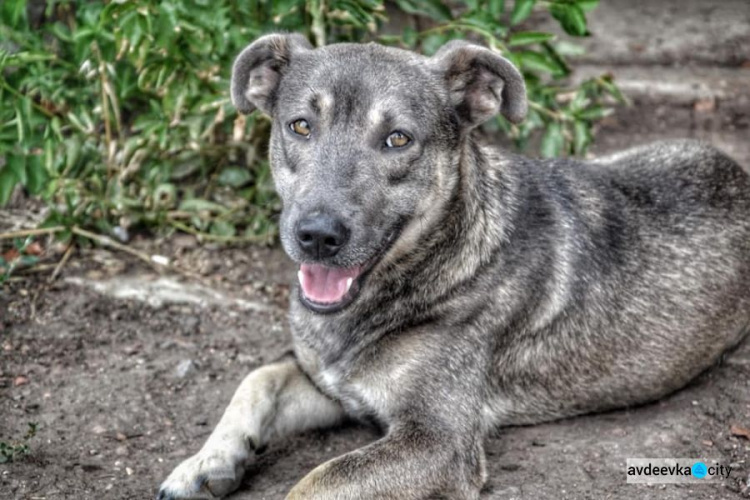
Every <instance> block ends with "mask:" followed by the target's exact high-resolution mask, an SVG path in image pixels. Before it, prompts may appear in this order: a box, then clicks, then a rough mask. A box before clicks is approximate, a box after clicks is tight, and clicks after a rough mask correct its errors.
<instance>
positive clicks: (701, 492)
mask: <svg viewBox="0 0 750 500" xmlns="http://www.w3.org/2000/svg"><path fill="white" fill-rule="evenodd" d="M178 239H179V240H180V241H178V242H177V243H175V241H169V242H158V241H157V242H153V241H152V242H146V243H144V245H145V246H146V247H148V248H146V249H147V250H148V249H149V248H150V249H151V250H150V251H151V252H153V251H154V250H155V249H159V250H160V252H161V253H162V254H166V255H167V256H169V257H171V258H172V259H173V260H174V261H175V262H176V263H177V264H178V265H179V266H180V267H181V268H183V269H192V270H194V271H195V272H196V274H198V275H199V276H201V278H199V279H197V280H196V279H188V280H186V281H187V282H188V283H189V282H191V281H193V282H195V281H198V282H201V283H202V284H203V285H206V286H210V287H211V288H212V289H215V290H218V291H221V292H222V293H224V294H225V295H224V297H226V300H225V301H224V302H223V303H218V304H208V305H205V304H192V305H191V304H185V303H182V304H179V303H170V302H169V301H162V302H161V303H157V304H152V305H149V304H148V303H146V302H143V301H142V300H137V299H113V298H111V297H110V296H109V295H105V294H100V293H98V292H96V291H93V290H92V289H91V288H90V287H89V286H85V285H74V284H71V283H70V281H69V280H70V278H71V277H78V278H84V279H87V280H90V282H91V283H93V282H98V283H103V282H111V281H112V280H113V279H114V280H115V281H118V282H121V283H124V282H125V279H126V278H128V277H134V276H135V277H137V280H138V281H144V282H147V281H149V280H153V279H154V278H155V277H156V276H155V275H154V274H153V273H152V272H151V271H150V270H149V269H148V268H147V267H144V266H143V265H142V264H140V263H138V262H136V261H133V260H130V258H129V257H128V258H123V257H122V256H120V255H113V254H110V253H108V252H105V251H101V250H89V251H86V252H83V253H81V254H79V255H78V256H77V257H76V258H74V259H72V261H71V263H70V264H69V265H68V267H66V268H65V270H64V271H63V275H62V277H61V279H59V280H57V281H56V282H55V284H53V285H51V286H50V285H47V284H46V282H45V279H46V276H44V277H42V276H39V277H30V278H26V279H24V280H23V281H19V282H14V283H11V284H10V285H9V286H7V287H6V288H5V289H3V292H2V295H0V301H2V302H3V303H0V312H1V313H2V316H0V318H1V319H0V348H1V349H2V350H1V351H0V360H1V361H0V440H4V441H6V442H9V441H14V440H15V441H17V440H19V439H20V438H21V437H22V436H23V434H24V433H25V431H26V429H27V425H28V422H37V423H38V425H39V430H38V433H37V435H36V436H35V437H33V438H31V439H30V440H29V443H28V444H29V446H30V453H29V454H28V455H26V456H22V457H20V458H19V459H18V460H17V461H16V462H13V463H6V464H2V465H0V498H3V499H4V498H13V499H73V498H75V499H89V498H91V499H97V498H107V499H132V498H150V497H152V496H153V495H154V493H155V492H156V489H157V487H158V485H159V483H160V481H161V480H162V479H163V478H164V477H165V476H166V475H167V474H168V473H169V471H170V470H171V469H172V467H174V466H175V465H177V463H179V462H180V460H182V459H183V458H185V457H187V456H188V455H189V454H192V453H194V452H195V451H197V450H198V449H199V448H200V446H201V444H202V442H203V440H205V438H206V437H207V435H208V434H209V432H210V431H211V429H212V427H213V426H214V425H215V424H216V422H217V421H218V419H219V417H220V415H221V412H222V410H223V408H224V406H225V405H226V403H227V402H228V401H229V399H230V398H231V395H232V393H233V391H234V389H235V388H236V386H237V385H238V383H239V381H240V380H241V379H242V377H243V376H244V375H245V374H247V373H248V372H249V371H251V370H252V369H253V368H256V367H258V366H260V365H262V364H263V363H265V362H268V361H270V360H273V359H274V358H275V357H277V356H278V355H280V354H281V353H283V352H284V351H285V350H286V349H287V348H288V347H289V343H290V337H289V333H288V329H287V324H286V320H285V307H284V304H285V303H286V301H287V300H288V286H287V283H288V281H289V279H291V277H292V276H293V275H294V272H293V271H294V270H293V269H292V268H291V267H290V265H289V263H288V261H287V259H286V257H285V256H284V255H283V253H282V252H281V251H280V250H278V249H263V248H255V247H248V248H230V249H226V248H225V249H218V248H217V249H213V248H211V247H210V246H196V245H195V243H194V242H192V241H190V238H185V237H180V238H178ZM186 242H187V243H186ZM66 280H67V281H66ZM234 298H241V299H243V300H244V301H245V302H246V303H250V304H254V305H255V306H254V307H253V308H252V309H251V310H248V309H247V308H244V309H243V308H241V307H239V306H237V305H236V304H235V302H233V299H234ZM732 425H738V426H741V427H750V341H746V342H744V343H743V344H742V345H741V346H740V347H739V348H738V349H737V350H736V351H734V352H733V353H731V354H729V355H727V356H726V359H725V360H724V361H723V362H722V363H721V364H720V365H719V366H717V367H715V368H713V369H711V370H709V371H708V372H707V373H705V374H703V375H702V376H701V377H699V378H698V379H697V380H696V381H695V382H694V383H692V384H691V385H690V386H689V387H687V388H685V389H684V390H682V391H679V392H678V393H676V394H674V395H672V396H670V397H668V398H666V399H665V400H663V401H660V402H658V403H655V404H651V405H647V406H644V407H640V408H633V409H629V410H623V411H616V412H611V413H605V414H600V415H591V416H586V417H581V418H576V419H570V420H564V421H560V422H554V423H550V424H545V425H538V426H531V427H516V428H506V429H501V430H499V431H498V432H497V434H496V435H495V436H493V437H492V438H491V439H489V441H488V443H487V456H488V464H489V481H488V484H487V487H486V489H485V494H484V497H485V498H488V499H490V498H491V499H513V498H524V499H537V498H570V499H586V498H592V499H594V498H596V499H602V498H611V499H628V500H630V499H631V498H654V499H681V498H699V499H719V498H739V497H746V496H747V497H750V494H748V487H747V485H748V479H749V478H748V474H749V473H750V441H748V440H747V439H745V438H743V437H741V436H736V435H733V434H732V432H731V431H730V428H731V426H732ZM377 438H378V435H377V432H376V431H375V430H374V429H370V428H367V427H362V426H357V425H355V424H352V425H348V426H345V427H344V428H340V429H334V430H331V431H326V432H311V433H307V434H305V435H302V436H298V437H294V438H291V439H289V440H287V441H285V442H282V443H277V444H276V445H274V446H272V447H271V448H270V449H269V450H268V451H266V452H265V453H264V454H263V455H262V456H261V458H260V460H259V462H258V464H257V465H256V466H255V467H254V468H253V470H251V471H250V473H249V474H248V475H247V478H246V481H245V483H244V485H243V487H242V489H241V491H239V492H238V493H237V494H236V495H234V496H233V497H232V498H236V499H251V498H252V499H276V498H283V497H284V494H285V492H287V491H288V490H289V489H290V488H291V486H292V485H293V484H294V483H295V482H296V481H297V480H299V479H300V478H301V477H302V476H303V475H304V474H306V473H307V472H308V471H310V470H311V469H312V468H314V467H315V466H316V465H318V464H320V463H322V462H323V461H325V460H327V459H329V458H332V457H334V456H337V455H339V454H342V453H345V452H347V451H349V450H352V449H355V448H358V447H360V446H362V445H364V444H366V443H368V442H370V441H372V440H374V439H377ZM628 457H694V458H699V457H705V458H719V459H721V460H722V461H723V463H725V464H731V465H732V467H734V468H735V470H734V471H733V472H732V474H731V476H730V479H729V480H727V481H725V482H723V483H719V484H707V485H698V486H694V485H690V486H685V485H668V486H643V485H628V484H626V483H625V479H626V472H625V459H626V458H628ZM742 492H744V494H743V493H742Z"/></svg>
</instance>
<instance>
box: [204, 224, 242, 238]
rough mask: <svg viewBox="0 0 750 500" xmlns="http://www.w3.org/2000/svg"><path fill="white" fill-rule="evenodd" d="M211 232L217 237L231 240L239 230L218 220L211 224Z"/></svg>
mask: <svg viewBox="0 0 750 500" xmlns="http://www.w3.org/2000/svg"><path fill="white" fill-rule="evenodd" d="M209 232H210V233H211V234H215V235H217V236H224V237H227V238H231V237H232V236H234V235H235V234H237V228H236V227H234V224H231V223H229V222H226V221H223V220H217V221H214V222H213V223H212V224H211V230H210V231H209Z"/></svg>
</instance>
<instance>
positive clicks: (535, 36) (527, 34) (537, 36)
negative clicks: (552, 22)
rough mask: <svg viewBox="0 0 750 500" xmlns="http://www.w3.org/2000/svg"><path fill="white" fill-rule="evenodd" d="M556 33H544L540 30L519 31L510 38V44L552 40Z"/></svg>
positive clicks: (512, 45)
mask: <svg viewBox="0 0 750 500" xmlns="http://www.w3.org/2000/svg"><path fill="white" fill-rule="evenodd" d="M553 38H555V35H553V34H552V33H542V32H540V31H519V32H518V33H513V34H512V35H511V36H510V39H509V40H508V45H510V46H511V47H515V46H518V45H528V44H531V43H539V42H545V41H547V40H552V39H553Z"/></svg>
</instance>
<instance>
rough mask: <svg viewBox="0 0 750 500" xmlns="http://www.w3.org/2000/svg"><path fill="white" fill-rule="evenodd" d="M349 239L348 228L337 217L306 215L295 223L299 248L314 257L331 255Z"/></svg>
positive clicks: (321, 257) (319, 257) (320, 257)
mask: <svg viewBox="0 0 750 500" xmlns="http://www.w3.org/2000/svg"><path fill="white" fill-rule="evenodd" d="M347 241H349V230H348V229H347V227H346V226H345V225H344V224H343V223H342V222H341V221H340V220H338V219H336V218H334V217H331V216H330V215H325V214H316V215H313V216H308V217H305V218H304V219H302V220H301V221H299V224H297V242H299V246H300V248H302V250H304V251H305V253H307V254H308V255H309V256H311V257H313V258H315V259H324V258H326V257H333V256H334V255H336V253H337V252H338V251H339V250H341V247H343V246H344V245H345V244H346V242H347Z"/></svg>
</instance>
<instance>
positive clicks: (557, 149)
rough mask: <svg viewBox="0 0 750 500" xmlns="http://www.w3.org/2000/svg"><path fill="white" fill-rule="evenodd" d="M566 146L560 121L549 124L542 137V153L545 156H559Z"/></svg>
mask: <svg viewBox="0 0 750 500" xmlns="http://www.w3.org/2000/svg"><path fill="white" fill-rule="evenodd" d="M563 146H565V138H564V137H563V134H562V126H561V125H560V123H558V122H552V123H550V124H549V125H547V131H546V132H545V133H544V137H542V147H541V153H542V156H543V157H545V158H555V157H556V156H559V155H560V153H561V152H562V150H563Z"/></svg>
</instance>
